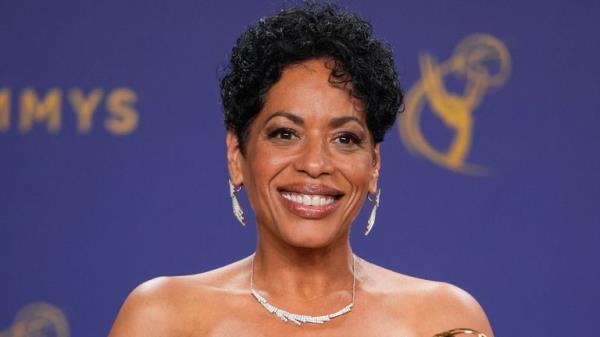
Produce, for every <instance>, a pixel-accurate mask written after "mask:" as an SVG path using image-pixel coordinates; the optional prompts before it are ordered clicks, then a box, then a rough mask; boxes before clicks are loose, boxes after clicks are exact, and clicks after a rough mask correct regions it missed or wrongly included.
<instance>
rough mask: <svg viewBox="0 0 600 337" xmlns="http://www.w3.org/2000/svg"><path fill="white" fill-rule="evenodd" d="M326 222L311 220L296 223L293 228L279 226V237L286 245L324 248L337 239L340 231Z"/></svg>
mask: <svg viewBox="0 0 600 337" xmlns="http://www.w3.org/2000/svg"><path fill="white" fill-rule="evenodd" d="M332 229H333V228H332V227H329V225H328V224H325V223H320V222H315V221H311V222H310V223H298V224H295V225H294V226H293V228H280V234H281V238H282V239H283V241H284V242H286V243H287V244H288V245H290V246H293V247H298V248H310V249H316V248H324V247H328V246H331V245H332V244H333V243H335V242H336V241H339V239H340V236H341V233H340V232H339V231H338V230H332Z"/></svg>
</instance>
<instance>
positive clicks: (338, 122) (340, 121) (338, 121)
mask: <svg viewBox="0 0 600 337" xmlns="http://www.w3.org/2000/svg"><path fill="white" fill-rule="evenodd" d="M352 121H354V122H356V123H358V124H359V125H360V126H362V127H363V128H364V127H365V123H363V121H361V120H360V119H358V118H356V117H354V116H343V117H336V118H333V119H332V120H331V121H330V122H329V127H331V128H338V127H340V126H342V125H344V124H346V123H348V122H352Z"/></svg>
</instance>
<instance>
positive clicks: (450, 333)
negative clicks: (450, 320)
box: [433, 328, 487, 337]
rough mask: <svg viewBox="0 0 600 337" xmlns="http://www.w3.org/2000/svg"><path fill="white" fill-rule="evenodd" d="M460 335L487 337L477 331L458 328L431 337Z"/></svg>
mask: <svg viewBox="0 0 600 337" xmlns="http://www.w3.org/2000/svg"><path fill="white" fill-rule="evenodd" d="M461 335H475V336H476V337H487V336H486V335H485V334H484V333H481V332H479V331H477V330H473V329H466V328H458V329H452V330H448V331H444V332H441V333H438V334H436V335H435V336H433V337H453V336H461Z"/></svg>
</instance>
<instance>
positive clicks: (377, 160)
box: [369, 144, 381, 194]
mask: <svg viewBox="0 0 600 337" xmlns="http://www.w3.org/2000/svg"><path fill="white" fill-rule="evenodd" d="M380 145H381V144H376V145H375V147H374V148H373V163H372V164H373V167H372V173H371V182H370V184H369V192H370V193H372V194H375V193H377V182H378V180H379V169H380V168H381V146H380Z"/></svg>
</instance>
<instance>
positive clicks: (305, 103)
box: [259, 59, 365, 120]
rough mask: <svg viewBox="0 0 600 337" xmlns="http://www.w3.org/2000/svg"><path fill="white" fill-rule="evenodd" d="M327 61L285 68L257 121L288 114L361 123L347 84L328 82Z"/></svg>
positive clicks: (361, 115) (359, 110)
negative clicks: (354, 119) (269, 116)
mask: <svg viewBox="0 0 600 337" xmlns="http://www.w3.org/2000/svg"><path fill="white" fill-rule="evenodd" d="M330 62H331V60H328V59H310V60H306V61H304V62H301V63H297V64H292V65H289V66H287V67H285V68H284V70H283V71H282V73H281V77H280V79H279V80H278V81H277V82H276V83H275V84H274V85H273V86H272V87H271V88H270V89H269V91H268V92H267V94H266V97H265V104H264V106H263V108H262V110H261V112H260V113H259V118H260V117H268V115H269V114H272V113H275V112H289V113H293V114H297V115H299V116H301V117H306V118H310V117H320V118H325V119H328V118H335V117H341V116H354V117H357V118H359V119H361V120H364V118H365V116H364V112H363V109H362V106H361V102H360V100H358V99H356V98H354V97H352V96H351V94H350V88H351V86H350V84H349V83H348V84H346V85H341V84H336V83H334V84H332V83H331V81H330V78H331V67H330V65H331V63H330ZM334 81H335V79H334ZM260 115H263V116H260ZM264 115H267V116H264Z"/></svg>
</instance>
